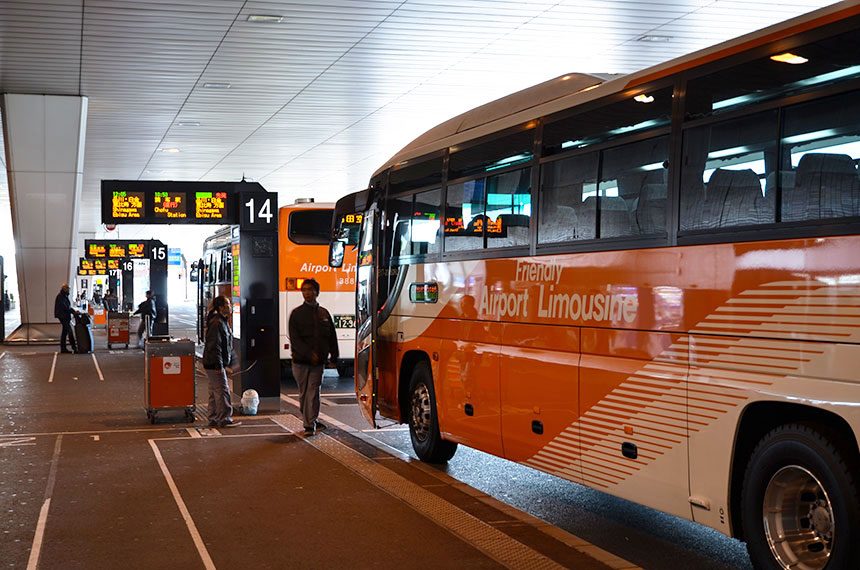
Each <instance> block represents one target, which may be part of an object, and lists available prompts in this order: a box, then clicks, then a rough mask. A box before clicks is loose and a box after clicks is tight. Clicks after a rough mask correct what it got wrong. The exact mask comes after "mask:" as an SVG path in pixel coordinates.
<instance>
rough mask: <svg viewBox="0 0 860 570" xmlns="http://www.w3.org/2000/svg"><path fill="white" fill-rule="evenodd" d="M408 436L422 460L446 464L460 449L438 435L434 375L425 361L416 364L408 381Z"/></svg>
mask: <svg viewBox="0 0 860 570" xmlns="http://www.w3.org/2000/svg"><path fill="white" fill-rule="evenodd" d="M409 435H410V437H411V438H412V448H413V449H414V450H415V453H416V455H418V459H420V460H421V461H426V462H427V463H445V462H446V461H448V460H449V459H451V458H452V457H453V456H454V453H455V452H456V451H457V444H456V443H454V442H451V441H445V440H444V439H442V436H441V435H439V419H438V416H437V415H436V394H435V392H434V391H433V375H432V374H431V373H430V366H429V365H428V364H427V363H426V362H419V363H418V364H417V365H416V366H415V369H414V370H413V371H412V379H411V380H410V382H409Z"/></svg>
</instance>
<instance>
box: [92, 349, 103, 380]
mask: <svg viewBox="0 0 860 570" xmlns="http://www.w3.org/2000/svg"><path fill="white" fill-rule="evenodd" d="M90 356H92V357H93V364H95V365H96V372H98V373H99V382H104V381H105V377H104V376H103V375H102V369H101V367H100V366H99V361H98V360H96V353H95V352H93V353H92V354H91V355H90Z"/></svg>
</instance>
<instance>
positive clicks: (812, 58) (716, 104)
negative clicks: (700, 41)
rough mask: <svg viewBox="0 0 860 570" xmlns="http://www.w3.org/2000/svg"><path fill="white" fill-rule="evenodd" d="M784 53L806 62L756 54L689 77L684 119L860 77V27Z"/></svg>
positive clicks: (695, 117)
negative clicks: (728, 65)
mask: <svg viewBox="0 0 860 570" xmlns="http://www.w3.org/2000/svg"><path fill="white" fill-rule="evenodd" d="M783 53H786V52H783ZM788 53H791V54H793V55H796V56H799V57H802V58H803V59H805V60H806V61H805V62H803V63H802V64H791V63H786V62H781V61H774V60H772V59H771V58H770V56H767V57H761V58H758V59H756V60H754V61H749V62H746V63H743V64H740V65H736V66H734V67H731V68H729V69H724V70H722V71H718V72H716V73H713V74H711V75H707V76H705V77H700V78H698V79H694V80H692V81H690V82H689V83H688V84H687V95H686V99H685V103H684V108H685V112H686V116H687V118H688V119H697V118H700V117H703V116H707V115H710V114H712V113H721V112H725V111H734V110H735V109H739V108H741V107H743V106H745V105H752V104H755V103H759V102H761V101H765V100H768V99H773V98H775V97H781V96H784V95H788V94H791V93H798V92H802V91H804V90H807V89H812V88H816V87H821V86H822V85H825V84H827V83H833V82H838V81H845V80H849V79H853V78H857V77H860V30H852V31H850V32H847V33H845V34H841V35H838V36H834V37H831V38H826V39H823V40H820V41H818V42H815V43H813V44H808V45H805V46H800V47H797V48H791V50H790V52H788ZM773 55H778V54H776V53H775V54H773Z"/></svg>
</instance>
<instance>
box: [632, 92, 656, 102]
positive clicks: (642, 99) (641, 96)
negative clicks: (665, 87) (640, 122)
mask: <svg viewBox="0 0 860 570" xmlns="http://www.w3.org/2000/svg"><path fill="white" fill-rule="evenodd" d="M633 100H634V101H637V102H639V103H653V102H654V96H653V95H646V94H645V93H640V94H639V95H637V96H636V97H634V98H633Z"/></svg>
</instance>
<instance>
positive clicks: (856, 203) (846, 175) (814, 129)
mask: <svg viewBox="0 0 860 570" xmlns="http://www.w3.org/2000/svg"><path fill="white" fill-rule="evenodd" d="M858 97H860V94H858V93H857V92H856V91H855V92H852V93H848V94H846V95H840V96H838V97H833V98H828V99H824V100H822V101H815V102H812V103H806V104H801V105H797V106H794V107H789V108H787V109H786V110H785V119H784V121H783V124H784V130H783V139H782V144H783V149H782V157H783V161H784V164H783V167H784V168H785V170H784V171H783V172H782V176H781V177H780V183H781V190H782V220H783V221H787V222H794V221H803V220H819V219H824V218H842V217H848V216H858V215H860V178H858V172H857V164H858V163H860V103H858Z"/></svg>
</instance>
